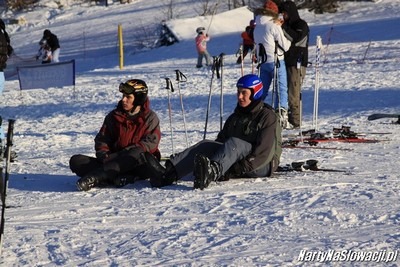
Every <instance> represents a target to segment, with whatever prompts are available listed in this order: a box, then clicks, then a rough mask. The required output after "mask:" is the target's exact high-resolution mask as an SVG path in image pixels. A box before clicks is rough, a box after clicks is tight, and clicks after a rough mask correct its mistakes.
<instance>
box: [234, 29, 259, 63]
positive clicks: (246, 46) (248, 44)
mask: <svg viewBox="0 0 400 267" xmlns="http://www.w3.org/2000/svg"><path fill="white" fill-rule="evenodd" d="M252 31H253V29H252V28H251V26H247V27H246V30H245V31H244V32H242V33H241V35H240V36H241V37H242V44H241V47H242V53H243V54H242V55H240V56H239V57H238V59H237V60H236V63H237V64H241V63H242V60H244V58H245V57H246V56H247V53H248V52H249V51H250V54H252V52H253V50H254V36H253V33H252ZM251 60H253V61H255V60H256V59H255V58H252V59H251Z"/></svg>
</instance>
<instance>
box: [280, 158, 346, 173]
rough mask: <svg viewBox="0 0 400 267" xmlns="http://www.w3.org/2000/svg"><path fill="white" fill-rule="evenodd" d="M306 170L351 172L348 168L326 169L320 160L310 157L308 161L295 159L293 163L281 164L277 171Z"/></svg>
mask: <svg viewBox="0 0 400 267" xmlns="http://www.w3.org/2000/svg"><path fill="white" fill-rule="evenodd" d="M296 171H297V172H305V171H322V172H343V173H350V172H349V171H347V170H339V169H325V168H319V167H318V160H316V159H309V160H306V161H294V162H292V163H291V164H286V165H285V166H279V167H278V169H277V171H276V172H277V173H281V172H296Z"/></svg>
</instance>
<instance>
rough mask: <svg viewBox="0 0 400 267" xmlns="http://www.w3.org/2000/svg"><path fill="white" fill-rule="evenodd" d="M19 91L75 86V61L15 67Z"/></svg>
mask: <svg viewBox="0 0 400 267" xmlns="http://www.w3.org/2000/svg"><path fill="white" fill-rule="evenodd" d="M17 71H18V79H19V87H20V89H21V90H22V89H47V88H50V87H64V86H71V85H75V60H71V61H65V62H59V63H50V64H41V65H35V66H20V67H17Z"/></svg>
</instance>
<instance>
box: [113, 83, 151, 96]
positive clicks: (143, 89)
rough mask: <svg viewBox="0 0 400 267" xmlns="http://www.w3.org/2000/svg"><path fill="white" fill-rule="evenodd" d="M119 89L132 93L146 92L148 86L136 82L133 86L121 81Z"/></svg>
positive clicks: (125, 92)
mask: <svg viewBox="0 0 400 267" xmlns="http://www.w3.org/2000/svg"><path fill="white" fill-rule="evenodd" d="M119 91H120V92H121V93H124V94H128V95H130V94H135V93H144V92H146V91H147V87H146V86H144V85H143V84H140V83H136V84H134V85H133V86H132V85H130V84H127V83H120V85H119Z"/></svg>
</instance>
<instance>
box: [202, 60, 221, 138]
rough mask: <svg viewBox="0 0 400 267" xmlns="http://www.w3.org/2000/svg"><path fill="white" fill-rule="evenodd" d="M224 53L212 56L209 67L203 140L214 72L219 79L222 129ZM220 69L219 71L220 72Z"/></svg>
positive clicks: (205, 133)
mask: <svg viewBox="0 0 400 267" xmlns="http://www.w3.org/2000/svg"><path fill="white" fill-rule="evenodd" d="M224 56H225V54H224V53H221V54H220V55H219V56H214V57H213V65H212V68H211V71H212V75H211V82H210V92H209V94H208V104H207V111H206V123H205V126H204V136H203V140H204V139H206V136H207V125H208V117H209V113H210V109H211V95H212V89H213V80H214V74H215V73H216V75H217V79H221V95H220V110H219V113H220V120H219V121H220V125H219V127H220V130H222V124H223V121H222V120H223V109H224V97H223V70H224V68H223V66H224ZM220 71H221V73H220Z"/></svg>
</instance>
